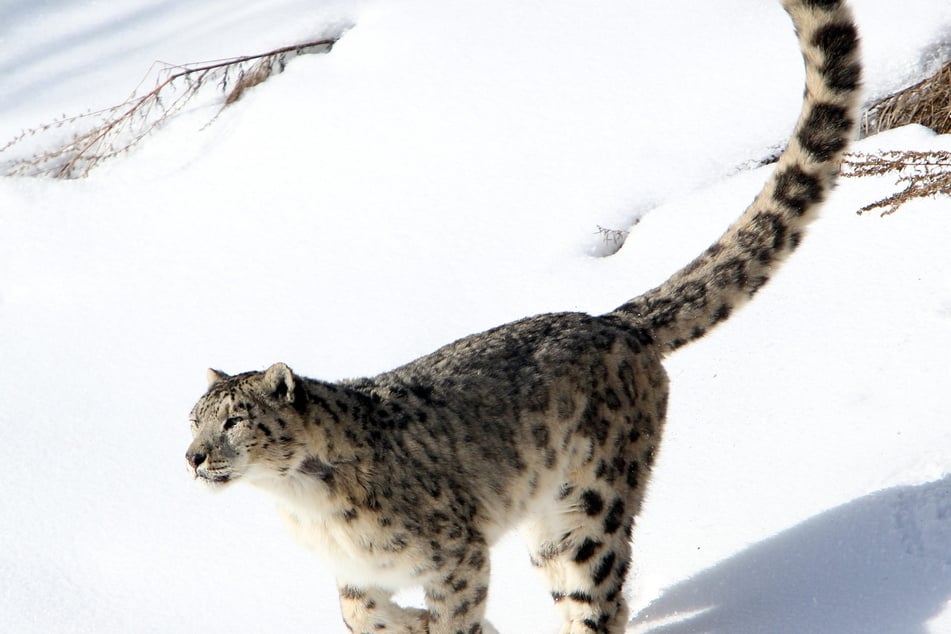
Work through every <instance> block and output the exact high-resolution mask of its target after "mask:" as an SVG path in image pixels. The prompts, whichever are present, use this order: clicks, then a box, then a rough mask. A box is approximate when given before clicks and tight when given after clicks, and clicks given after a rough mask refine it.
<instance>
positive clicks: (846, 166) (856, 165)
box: [842, 150, 951, 216]
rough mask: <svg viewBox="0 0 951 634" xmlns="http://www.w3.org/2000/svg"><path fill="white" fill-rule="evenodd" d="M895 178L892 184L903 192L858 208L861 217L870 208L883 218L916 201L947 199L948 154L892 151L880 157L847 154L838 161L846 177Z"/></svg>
mask: <svg viewBox="0 0 951 634" xmlns="http://www.w3.org/2000/svg"><path fill="white" fill-rule="evenodd" d="M887 174H895V175H897V180H896V182H895V184H896V185H901V186H902V187H903V189H902V190H901V191H899V192H897V193H894V194H892V195H890V196H887V197H885V198H882V199H881V200H878V201H876V202H874V203H870V204H868V205H865V206H864V207H862V208H861V209H860V210H859V211H858V213H860V214H862V213H865V212H866V211H871V210H873V209H882V210H883V211H882V214H881V215H883V216H887V215H889V214H893V213H895V212H896V211H898V208H899V207H901V206H902V205H903V204H905V203H906V202H908V201H910V200H914V199H916V198H934V197H936V196H951V152H949V151H941V150H931V151H926V152H917V151H912V150H892V151H890V152H882V153H880V154H848V155H846V157H845V160H844V161H843V162H842V175H843V176H846V177H850V178H857V177H862V176H884V175H887Z"/></svg>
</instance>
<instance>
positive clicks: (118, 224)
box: [0, 0, 951, 634]
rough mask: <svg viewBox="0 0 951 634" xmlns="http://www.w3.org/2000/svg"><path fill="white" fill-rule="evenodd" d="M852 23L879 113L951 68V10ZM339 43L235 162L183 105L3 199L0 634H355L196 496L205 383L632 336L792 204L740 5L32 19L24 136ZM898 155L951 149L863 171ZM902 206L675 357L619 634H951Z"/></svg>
mask: <svg viewBox="0 0 951 634" xmlns="http://www.w3.org/2000/svg"><path fill="white" fill-rule="evenodd" d="M856 4H857V5H860V6H856V11H857V16H858V19H859V21H860V26H861V29H862V33H863V38H864V42H865V48H866V53H867V63H868V66H869V68H868V74H867V76H868V81H867V84H868V92H869V94H870V95H881V94H885V93H887V92H889V91H891V90H894V89H896V88H899V87H900V86H901V85H903V84H905V83H907V82H909V81H913V80H915V79H917V78H920V77H921V76H923V74H925V73H927V72H928V71H930V70H932V69H933V68H934V66H935V64H936V63H937V62H938V61H940V60H941V59H942V58H941V57H940V56H941V55H943V54H944V55H946V54H947V43H948V42H949V37H951V6H949V5H948V3H946V2H944V0H913V1H911V2H908V3H905V4H904V5H903V8H902V10H901V12H900V13H898V12H896V10H895V9H894V3H891V2H887V1H886V0H863V1H862V2H860V3H859V2H857V3H856ZM708 5H709V6H708ZM342 25H352V28H350V30H349V31H347V32H346V34H345V35H344V37H343V39H342V40H341V41H340V42H339V44H338V45H337V46H336V47H335V48H334V50H333V52H332V53H330V54H329V55H325V56H310V57H302V58H299V59H296V60H294V61H293V63H292V64H291V65H289V66H288V69H287V71H286V72H285V73H283V74H282V75H280V76H277V77H274V78H273V79H271V80H270V81H269V82H267V83H266V84H265V85H263V86H261V87H259V88H257V89H255V90H253V91H251V92H250V93H248V94H247V95H246V96H245V97H244V98H243V99H242V100H241V101H240V102H239V103H238V104H237V105H236V106H234V107H232V108H229V109H228V110H226V111H225V112H224V113H222V115H221V116H220V117H218V119H217V120H216V121H215V122H214V124H213V125H211V126H207V127H206V123H207V122H208V121H209V119H210V118H211V117H212V116H213V114H214V112H215V111H216V107H215V106H213V105H207V104H205V105H197V106H196V108H194V109H193V110H191V111H190V112H188V113H186V114H184V115H182V116H181V117H179V118H178V119H177V120H175V121H174V122H172V123H171V124H170V125H168V126H167V128H166V129H164V130H162V131H161V132H160V133H158V134H156V135H154V136H152V137H150V138H149V139H148V140H147V142H146V143H145V144H144V145H142V146H141V147H140V148H139V149H138V150H136V151H135V152H133V153H132V154H131V155H129V156H127V157H124V158H121V159H118V160H115V161H113V162H111V163H109V164H106V165H104V166H103V167H102V168H100V169H99V170H97V171H94V172H93V173H92V174H91V175H90V177H89V178H87V179H84V180H79V181H70V182H61V181H51V180H46V179H26V178H3V179H0V360H2V368H3V371H2V374H0V430H2V432H3V442H2V443H0V483H2V484H0V631H2V632H16V633H20V632H25V633H34V632H37V633H38V632H96V633H97V634H98V633H104V632H132V631H134V632H183V631H204V632H221V633H224V632H270V631H286V632H315V631H316V632H338V631H342V629H343V627H342V625H341V622H340V619H339V616H338V612H337V607H336V599H335V593H334V585H333V580H332V579H331V578H329V576H328V575H327V574H326V573H324V572H323V571H322V569H321V567H320V564H319V562H317V561H315V560H313V559H312V558H311V557H310V556H309V555H308V554H307V553H306V552H304V551H302V550H301V549H299V548H298V547H297V546H296V545H295V544H293V543H291V541H290V538H289V537H287V536H285V534H284V532H283V529H282V528H281V527H280V526H279V523H278V521H277V518H276V516H275V514H274V513H273V509H272V503H271V502H270V501H269V500H268V499H266V498H264V497H263V496H261V495H260V494H258V492H256V491H253V490H250V489H245V488H242V487H234V488H233V489H229V490H228V491H226V492H224V493H223V494H221V495H211V494H209V493H208V492H206V491H204V490H202V489H200V488H198V487H196V486H194V484H193V483H192V482H190V481H189V479H188V477H187V474H186V471H185V468H184V464H183V453H184V450H185V447H186V446H187V443H188V439H189V431H188V425H187V421H186V416H187V412H188V410H189V408H190V407H191V404H192V403H193V402H194V400H195V399H196V398H197V397H198V396H199V395H200V393H201V391H202V390H203V387H204V369H205V367H207V366H209V365H213V366H216V367H220V368H222V369H223V370H226V371H240V370H247V369H259V368H263V367H266V366H267V365H269V364H270V363H272V362H274V361H277V360H282V361H285V362H287V363H289V364H290V365H291V366H292V367H294V368H295V370H297V371H299V372H301V373H304V374H308V375H312V376H319V377H322V378H328V379H333V378H342V377H351V376H360V375H369V374H374V373H376V372H379V371H382V370H384V369H388V368H390V367H393V366H395V365H396V364H398V363H402V362H405V361H407V360H409V359H411V358H413V357H414V356H417V355H420V354H423V353H425V352H428V351H430V350H432V349H433V348H435V347H437V346H438V345H441V344H443V343H446V342H447V341H449V340H452V339H454V338H456V337H459V336H462V335H465V334H468V333H470V332H474V331H478V330H482V329H485V328H488V327H491V326H494V325H496V324H499V323H502V322H505V321H510V320H512V319H515V318H518V317H521V316H524V315H528V314H533V313H537V312H542V311H549V310H566V309H573V310H586V311H591V312H601V311H605V310H608V309H610V308H612V307H613V306H615V305H617V304H618V303H620V302H621V301H623V300H625V299H627V298H629V297H630V296H633V295H635V294H636V293H638V292H640V291H643V290H645V289H647V288H649V287H650V286H651V285H653V284H655V283H657V282H659V281H661V280H662V279H664V278H665V277H666V276H667V275H668V274H670V273H671V272H672V271H674V270H675V269H676V268H677V267H679V266H681V265H682V264H683V263H684V262H685V261H687V260H688V259H689V258H690V257H692V256H693V255H694V254H696V253H697V252H698V251H699V250H700V249H701V248H703V247H705V246H706V245H707V244H708V243H709V242H711V241H712V240H713V239H714V238H715V237H717V236H718V235H719V234H720V232H721V231H722V229H723V228H724V227H725V226H726V225H727V223H729V222H730V220H732V219H733V218H734V217H735V216H736V215H738V214H739V213H740V211H741V210H742V209H743V207H744V206H745V204H746V203H747V202H749V200H750V199H751V197H752V196H753V194H754V193H755V192H756V190H757V189H758V187H759V186H760V185H761V183H762V182H763V180H764V179H765V178H766V175H767V173H768V170H763V169H758V170H752V171H747V170H738V169H737V166H739V165H743V164H747V163H748V162H749V161H751V160H756V159H759V158H761V157H763V156H766V155H768V154H769V153H770V152H771V151H773V150H774V149H775V148H776V147H777V146H779V145H781V144H782V143H783V141H784V138H785V135H786V134H788V132H789V130H790V128H791V126H792V123H793V120H794V118H795V114H796V112H797V111H798V104H799V99H800V97H801V90H802V89H801V76H802V72H801V68H800V62H799V54H798V52H797V51H796V48H795V40H794V38H793V37H792V33H791V30H790V26H789V24H788V20H787V19H786V17H785V15H784V14H783V12H782V10H781V9H780V8H779V6H778V3H771V2H769V3H767V2H757V1H755V0H723V1H722V2H719V3H696V2H687V0H671V1H669V2H666V3H638V4H631V3H626V2H621V1H619V0H608V1H605V2H600V3H597V5H596V6H595V5H591V4H590V3H588V4H583V3H573V2H567V1H562V0H557V1H556V2H552V1H549V2H546V3H542V2H539V1H534V2H532V1H526V2H519V3H512V2H502V1H501V0H485V1H484V2H480V3H465V2H458V1H455V0H448V1H445V2H440V3H435V2H424V1H422V0H406V1H405V2H401V3H392V2H380V1H379V0H363V1H357V0H337V1H335V2H320V3H315V2H312V1H310V2H304V1H302V0H275V1H274V2H270V3H267V4H264V3H256V2H250V1H248V0H237V1H233V2H227V3H226V2H223V1H221V0H209V1H206V2H202V3H191V2H184V1H183V0H164V1H159V0H152V1H150V2H141V1H138V0H137V1H132V0H118V1H116V2H112V3H92V2H82V3H75V2H72V3H70V2H62V1H57V0H46V1H41V2H25V1H22V0H21V1H19V2H7V3H6V4H4V5H2V6H0V51H2V55H0V140H5V139H6V138H9V137H12V136H13V135H14V134H16V133H17V132H18V131H19V130H20V129H21V128H24V127H29V126H31V125H36V124H39V123H43V122H45V121H49V120H50V119H52V118H53V117H55V116H57V115H59V114H60V113H61V112H64V111H65V112H76V111H82V110H85V109H86V108H99V107H103V106H105V105H110V104H112V103H115V102H117V101H119V100H121V99H123V98H124V97H125V95H126V94H128V92H129V90H130V89H131V88H132V87H133V86H135V85H136V84H137V83H138V82H139V80H140V79H141V77H142V75H143V73H144V72H145V70H146V69H147V68H149V66H150V65H151V64H152V63H153V61H155V60H165V61H171V62H176V63H181V62H186V61H194V60H201V59H215V58H221V57H226V56H231V55H235V54H243V53H249V52H257V51H261V50H267V49H269V48H272V47H276V46H281V45H284V44H287V43H289V42H294V41H300V40H303V39H306V38H309V37H312V36H314V35H319V34H321V33H324V32H327V31H328V30H333V29H339V28H340V27H341V26H342ZM936 51H937V52H936ZM880 147H882V148H914V149H929V148H930V149H951V141H949V140H948V139H947V138H942V137H936V136H934V135H932V134H930V133H929V132H927V131H925V130H923V129H921V128H915V127H911V128H906V129H901V130H896V131H893V132H890V133H887V134H884V135H880V136H878V137H873V138H870V139H867V140H865V141H863V142H862V143H861V144H860V145H859V147H858V149H862V150H874V149H877V148H880ZM891 188H892V183H891V182H890V180H889V179H888V178H884V179H877V180H866V181H844V182H843V183H842V185H841V186H840V188H839V189H838V190H837V191H836V192H835V194H834V195H833V197H832V199H831V200H830V201H829V204H828V205H827V207H826V208H825V210H824V212H823V215H822V217H821V218H820V220H819V221H817V223H816V224H815V226H814V228H813V230H812V231H811V232H810V234H809V236H808V237H807V239H806V241H805V242H804V244H803V246H802V247H801V248H800V250H799V251H798V252H797V254H796V256H795V257H794V258H793V259H792V260H791V261H790V262H789V263H788V264H787V266H786V267H785V268H784V269H783V272H782V273H781V274H780V275H778V276H777V277H776V278H775V279H774V281H773V282H772V283H771V284H770V285H769V286H767V287H766V288H765V289H764V290H763V291H761V293H760V294H759V295H758V296H757V300H756V301H754V302H753V303H752V304H751V305H750V306H749V307H748V308H746V309H744V310H743V311H741V312H740V313H739V314H737V315H736V316H734V317H733V318H732V319H731V320H730V322H729V323H727V324H725V325H724V326H723V327H722V328H720V329H718V330H717V331H715V332H714V333H712V334H711V335H710V336H708V337H707V338H706V339H705V340H703V341H702V342H699V343H698V344H697V345H695V346H692V347H690V348H687V349H685V350H683V351H680V352H678V353H677V354H676V355H674V356H673V357H672V358H671V359H670V362H669V364H668V368H669V371H670V374H671V379H672V399H671V405H670V420H669V424H668V429H667V433H666V438H665V442H664V446H663V450H662V452H661V455H660V458H659V462H658V465H657V469H656V471H655V477H654V481H653V483H652V488H651V491H650V496H649V500H648V503H647V505H646V507H645V509H644V512H643V514H642V516H641V518H640V520H639V525H638V528H637V531H636V533H635V556H636V561H635V567H634V570H633V571H632V576H631V583H630V590H629V591H630V594H631V597H632V604H633V607H634V610H635V612H637V614H636V615H635V616H634V621H633V623H632V626H631V629H630V631H631V632H638V633H642V632H651V633H653V634H659V633H665V634H669V633H692V632H718V633H724V634H726V633H731V634H734V633H737V632H740V633H743V632H749V633H761V632H822V633H828V634H833V633H836V634H841V633H853V632H854V633H859V632H862V633H868V632H878V633H881V634H886V633H887V634H894V633H914V634H917V633H922V634H924V633H931V634H934V633H942V632H951V604H949V599H951V452H949V449H948V448H949V447H951V430H949V425H948V421H949V420H951V404H949V402H948V398H947V389H948V386H949V377H948V372H947V370H946V365H947V361H946V359H947V356H948V355H947V352H948V350H949V349H951V282H949V280H951V256H949V254H948V249H947V246H946V243H947V236H949V235H951V215H949V214H948V211H947V210H948V207H949V202H948V201H947V200H933V201H920V202H916V203H914V204H910V205H908V206H906V207H905V208H903V209H902V210H901V211H900V212H899V213H897V214H895V215H893V216H890V217H887V218H879V217H878V216H876V215H865V216H857V215H856V214H855V213H854V210H855V209H857V208H858V207H860V206H861V205H863V204H865V203H867V202H869V201H871V200H874V199H876V198H879V197H881V196H882V195H884V194H886V193H888V192H890V191H891ZM642 215H643V218H642V220H641V222H640V223H638V224H637V225H635V226H633V227H632V228H631V229H632V233H631V235H630V238H629V240H628V242H627V244H626V245H625V247H624V248H623V249H622V250H621V251H620V252H619V253H618V254H616V255H614V256H611V257H607V258H599V257H592V255H591V254H592V253H594V252H596V251H597V250H598V249H599V248H600V245H599V243H598V240H599V236H598V235H597V233H596V228H597V227H598V226H599V225H600V226H605V227H612V228H613V227H618V228H622V227H627V226H629V225H631V223H632V222H633V221H634V220H635V219H636V218H637V217H639V216H642ZM493 567H494V580H493V587H492V591H491V595H490V599H489V601H490V603H489V616H490V618H491V620H492V621H493V622H494V623H495V625H496V626H497V627H498V628H499V630H500V631H501V632H503V634H510V633H514V632H519V633H529V634H534V633H535V632H539V633H543V632H552V631H556V630H557V627H558V626H557V621H556V619H555V615H554V610H553V609H551V606H550V599H549V598H548V596H547V593H546V592H545V590H544V588H543V586H542V584H541V583H540V580H538V579H536V577H535V573H534V572H533V571H532V570H530V567H529V565H528V561H527V556H526V555H525V553H524V552H523V549H522V548H521V545H520V544H519V542H518V539H517V537H515V536H513V537H512V539H509V540H506V541H505V542H504V543H503V544H501V545H500V546H499V547H498V548H497V549H496V552H495V554H494V559H493ZM406 599H407V600H408V601H411V602H413V601H418V600H419V598H418V597H417V596H414V595H409V596H407V597H406Z"/></svg>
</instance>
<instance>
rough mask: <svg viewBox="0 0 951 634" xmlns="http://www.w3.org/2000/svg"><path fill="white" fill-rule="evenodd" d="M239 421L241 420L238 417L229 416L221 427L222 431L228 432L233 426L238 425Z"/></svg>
mask: <svg viewBox="0 0 951 634" xmlns="http://www.w3.org/2000/svg"><path fill="white" fill-rule="evenodd" d="M241 420H242V419H241V417H240V416H229V417H228V418H227V420H225V424H224V427H223V428H224V430H225V431H228V430H229V429H231V428H232V427H234V426H235V425H237V424H238V423H240V422H241Z"/></svg>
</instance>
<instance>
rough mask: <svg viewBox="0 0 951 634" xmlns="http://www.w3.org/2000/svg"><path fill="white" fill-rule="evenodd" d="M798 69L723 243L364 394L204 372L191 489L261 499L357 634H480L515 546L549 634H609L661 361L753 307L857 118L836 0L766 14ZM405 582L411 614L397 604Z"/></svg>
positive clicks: (621, 612) (615, 630) (655, 430)
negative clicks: (628, 293)
mask: <svg viewBox="0 0 951 634" xmlns="http://www.w3.org/2000/svg"><path fill="white" fill-rule="evenodd" d="M782 5H783V7H784V8H785V9H786V11H787V12H788V13H789V14H790V16H791V17H792V21H793V24H794V26H795V30H796V34H797V37H798V40H799V45H800V48H801V50H802V54H803V57H804V60H805V69H806V70H805V83H806V87H805V94H804V98H803V105H802V111H801V113H800V115H799V118H798V120H797V123H796V126H795V128H794V131H793V133H792V136H791V138H790V139H789V141H788V144H787V146H786V147H785V149H784V150H783V152H782V153H781V155H780V157H779V159H778V161H777V164H776V166H775V169H774V172H773V174H772V176H771V177H770V178H769V180H768V181H767V183H766V184H765V186H764V187H763V189H762V190H761V192H760V193H759V194H758V195H757V196H756V198H755V199H754V200H753V202H752V204H751V205H750V206H749V207H748V209H747V210H746V211H745V212H744V213H743V214H742V215H741V216H740V217H739V219H738V220H737V221H735V223H734V224H733V225H732V226H730V227H729V228H728V229H727V230H726V232H725V233H724V234H723V236H722V237H721V238H720V239H719V240H717V241H716V242H714V243H713V245H712V246H710V247H709V248H708V249H706V250H705V251H704V252H703V253H701V254H700V255H699V256H697V257H696V258H695V259H694V260H693V261H692V262H690V263H689V264H687V265H686V266H685V267H684V268H682V269H681V270H679V271H677V272H676V273H674V274H673V275H672V276H671V277H670V278H669V279H668V280H667V281H665V282H664V283H662V284H661V285H660V286H658V287H656V288H654V289H652V290H649V291H647V292H645V293H643V294H642V295H640V296H638V297H635V298H633V299H631V300H630V301H627V302H626V303H624V304H622V305H621V306H619V307H618V308H616V309H615V310H613V311H611V312H609V313H606V314H603V315H597V316H593V315H589V314H584V313H578V312H564V313H555V314H542V315H537V316H534V317H528V318H525V319H521V320H518V321H515V322H512V323H508V324H505V325H502V326H499V327H497V328H493V329H491V330H488V331H486V332H483V333H480V334H474V335H471V336H468V337H465V338H462V339H460V340H458V341H455V342H453V343H450V344H448V345H446V346H444V347H442V348H440V349H438V350H436V351H435V352H433V353H431V354H429V355H426V356H424V357H422V358H419V359H417V360H415V361H412V362H410V363H407V364H406V365H403V366H401V367H398V368H396V369H394V370H392V371H389V372H385V373H383V374H380V375H378V376H374V377H372V378H363V379H355V380H342V381H322V380H316V379H311V378H306V377H304V376H301V375H299V374H297V373H295V372H294V371H292V370H291V368H289V367H288V366H287V365H285V364H283V363H275V364H274V365H272V366H271V367H269V368H267V369H266V370H264V371H253V372H245V373H241V374H237V375H234V376H229V375H227V374H225V373H223V372H220V371H216V370H209V375H208V379H209V381H208V382H209V385H208V388H207V391H206V392H205V394H204V395H203V396H202V397H201V398H200V399H199V401H198V402H197V404H196V405H195V406H194V409H193V410H192V413H191V426H192V435H193V442H192V443H191V445H190V446H189V448H188V450H187V452H186V462H187V465H188V468H189V470H190V472H191V473H192V475H193V476H194V477H195V478H197V479H198V480H200V481H202V482H204V483H207V484H208V485H212V486H218V487H221V486H225V485H229V484H230V483H233V482H237V481H239V480H242V481H247V482H249V483H251V484H253V485H256V486H257V487H260V488H261V489H264V490H265V491H267V492H269V493H270V494H272V495H273V496H274V497H276V498H277V501H278V506H279V509H280V512H281V514H282V516H283V518H284V520H285V522H286V524H287V526H288V528H289V529H290V531H291V532H292V533H293V534H294V535H295V536H296V537H297V538H298V539H299V540H300V541H301V542H302V543H303V544H304V545H305V546H307V547H308V548H310V549H311V550H313V551H314V552H315V553H316V554H317V555H319V556H320V558H322V559H323V560H324V561H325V562H326V564H327V565H328V566H329V567H330V568H331V570H332V572H333V573H334V575H335V576H336V579H337V585H338V590H339V599H340V605H341V611H342V615H343V621H344V623H345V625H346V627H347V629H348V630H349V631H351V632H355V633H358V634H370V633H373V634H379V633H388V634H391V633H399V634H424V633H426V634H480V633H482V634H487V633H488V632H489V631H490V628H491V626H490V625H489V624H488V622H487V621H486V619H485V609H486V600H487V597H488V595H489V587H490V586H489V580H490V571H489V568H490V558H489V549H490V547H491V546H492V545H493V544H494V543H495V542H496V541H498V540H499V539H500V537H501V536H502V535H503V534H505V533H507V532H508V531H511V530H518V531H519V532H520V533H521V534H522V535H523V536H524V538H525V540H526V541H527V543H528V547H529V554H530V561H531V564H532V565H533V566H535V567H536V568H538V569H539V570H540V572H541V574H542V576H543V578H544V579H545V581H546V584H547V587H548V590H549V591H550V593H551V598H552V600H553V601H554V603H555V604H556V605H557V608H558V609H559V610H560V612H561V615H562V617H563V626H562V628H561V633H562V634H620V633H621V632H623V631H624V629H625V625H626V622H627V619H628V607H627V603H626V599H625V595H624V584H625V581H626V579H627V576H628V572H629V567H630V564H631V551H632V544H631V541H632V539H631V535H632V528H633V525H634V519H635V517H636V516H637V514H638V512H639V510H640V507H641V504H642V500H643V498H644V494H645V489H646V486H647V482H648V479H649V475H650V472H651V467H652V464H653V463H654V460H655V457H656V455H657V452H658V447H659V443H660V440H661V434H662V431H663V427H664V422H665V416H666V408H667V401H668V378H667V375H666V373H665V371H664V367H663V364H662V363H663V360H664V358H665V357H666V356H668V355H669V354H670V353H672V352H673V351H675V350H677V349H678V348H680V347H682V346H684V345H686V344H687V343H690V342H692V341H695V340H697V339H699V338H701V337H702V336H703V335H704V334H705V333H707V332H709V331H710V330H711V329H712V328H713V327H714V326H716V325H718V324H720V323H722V322H723V321H725V320H726V319H727V318H728V317H729V316H730V315H731V314H733V313H734V312H735V311H736V310H737V308H738V307H740V306H741V305H742V304H743V303H744V302H746V301H747V300H749V299H750V298H751V297H752V296H753V295H754V294H756V292H757V290H758V289H760V288H761V287H762V286H763V284H765V283H766V282H767V280H768V279H769V278H770V276H771V275H773V274H774V272H775V271H776V269H777V267H778V266H779V264H780V263H781V262H783V261H784V259H785V258H786V256H787V255H789V254H790V253H791V252H792V251H794V250H795V249H796V247H797V246H798V245H799V244H800V241H801V239H802V236H803V231H804V229H805V227H806V225H807V224H808V223H809V222H810V221H811V220H812V219H813V218H814V217H815V216H816V213H817V209H818V208H819V206H820V204H821V203H822V202H823V200H824V199H825V198H826V197H827V194H828V192H829V190H830V188H831V187H832V185H833V183H834V181H835V179H836V176H837V172H838V166H839V163H840V160H841V157H842V155H843V152H844V151H845V149H846V147H847V146H848V144H849V141H850V140H851V138H852V136H853V134H854V128H855V125H856V120H857V118H858V114H857V109H858V98H859V97H858V95H859V91H860V76H861V64H860V58H859V38H858V33H857V29H856V26H855V23H854V21H853V19H852V16H851V12H850V10H849V8H848V7H847V6H846V4H845V3H844V2H842V1H840V0H783V2H782ZM407 587H421V588H422V589H423V593H424V597H425V609H421V608H408V607H403V606H400V605H398V604H397V603H396V602H395V601H394V600H393V597H394V594H395V593H396V592H397V591H400V590H402V589H404V588H407Z"/></svg>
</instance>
